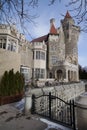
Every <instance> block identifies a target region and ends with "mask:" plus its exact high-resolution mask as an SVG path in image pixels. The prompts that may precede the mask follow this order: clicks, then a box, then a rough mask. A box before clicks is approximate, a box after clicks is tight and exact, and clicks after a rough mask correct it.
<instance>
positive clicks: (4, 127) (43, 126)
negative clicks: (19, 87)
mask: <svg viewBox="0 0 87 130" xmlns="http://www.w3.org/2000/svg"><path fill="white" fill-rule="evenodd" d="M0 130H70V129H67V128H65V127H63V126H60V125H58V124H55V123H53V122H49V121H48V120H46V119H43V118H39V117H35V116H32V115H27V116H26V115H23V114H22V113H20V111H19V110H17V109H16V108H15V107H13V106H12V105H11V104H9V105H3V106H0Z"/></svg>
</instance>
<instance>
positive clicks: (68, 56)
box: [32, 11, 80, 82]
mask: <svg viewBox="0 0 87 130" xmlns="http://www.w3.org/2000/svg"><path fill="white" fill-rule="evenodd" d="M79 33H80V28H79V27H78V26H76V25H75V22H74V20H73V18H72V17H71V16H70V14H69V12H68V11H67V13H66V15H65V17H64V19H63V20H61V25H60V27H59V28H58V29H56V28H55V19H51V20H50V32H49V33H48V35H45V36H42V37H39V38H37V39H34V40H33V41H32V43H34V42H43V41H44V42H45V43H46V45H47V61H46V69H47V78H54V79H56V80H58V81H60V82H61V81H64V82H68V81H70V82H71V81H79V75H78V45H77V42H78V36H79Z"/></svg>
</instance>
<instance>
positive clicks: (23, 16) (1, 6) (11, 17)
mask: <svg viewBox="0 0 87 130" xmlns="http://www.w3.org/2000/svg"><path fill="white" fill-rule="evenodd" d="M56 1H57V0H48V2H49V3H48V4H49V5H52V4H54V2H56ZM58 1H59V2H61V1H62V0H58ZM38 2H39V0H29V1H28V0H0V23H8V24H16V25H19V26H20V27H22V29H23V30H24V31H25V30H27V28H26V23H34V24H35V22H34V20H35V18H37V17H38V15H37V14H33V15H31V12H30V9H31V8H35V7H37V6H38V4H39V3H38ZM69 7H70V8H71V7H72V10H70V11H74V12H76V13H75V14H76V15H75V16H74V17H75V18H76V19H77V21H78V24H81V23H83V25H82V27H83V28H82V30H84V31H85V32H87V0H69V4H68V8H69Z"/></svg>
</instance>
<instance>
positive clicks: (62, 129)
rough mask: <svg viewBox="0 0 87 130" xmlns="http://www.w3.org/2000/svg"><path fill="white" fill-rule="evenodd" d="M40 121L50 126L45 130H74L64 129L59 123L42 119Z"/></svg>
mask: <svg viewBox="0 0 87 130" xmlns="http://www.w3.org/2000/svg"><path fill="white" fill-rule="evenodd" d="M40 120H41V121H42V122H44V123H46V124H48V127H47V128H46V129H45V130H49V128H55V129H57V130H72V129H70V128H67V127H64V126H62V125H59V124H57V123H54V122H52V121H48V120H47V119H43V118H40Z"/></svg>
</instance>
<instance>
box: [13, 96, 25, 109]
mask: <svg viewBox="0 0 87 130" xmlns="http://www.w3.org/2000/svg"><path fill="white" fill-rule="evenodd" d="M24 102H25V100H24V99H22V100H21V101H19V102H17V103H16V104H15V107H16V108H17V109H18V110H20V111H23V110H24Z"/></svg>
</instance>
